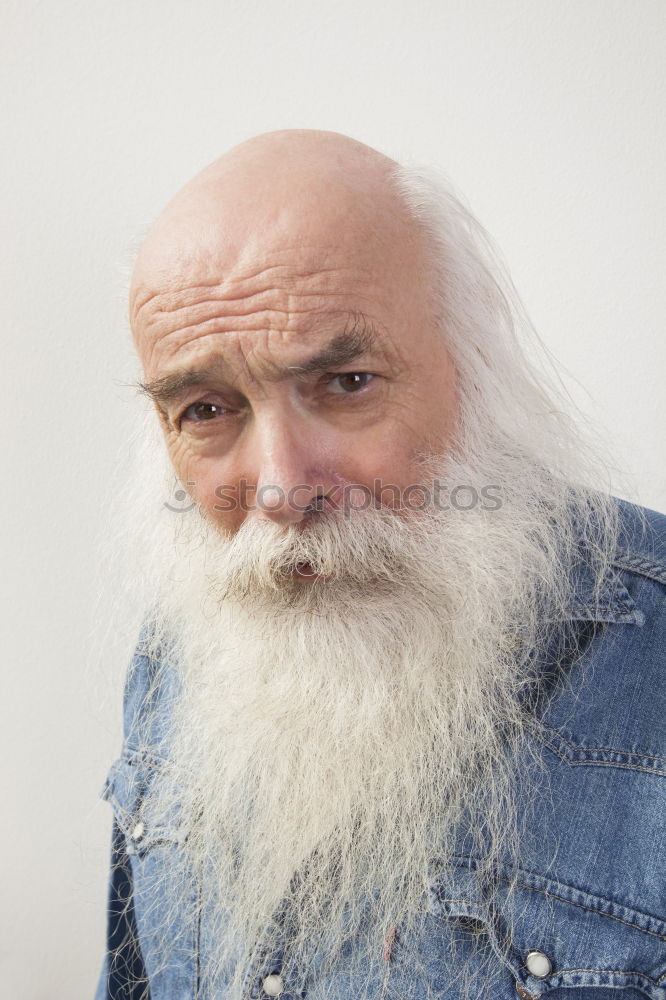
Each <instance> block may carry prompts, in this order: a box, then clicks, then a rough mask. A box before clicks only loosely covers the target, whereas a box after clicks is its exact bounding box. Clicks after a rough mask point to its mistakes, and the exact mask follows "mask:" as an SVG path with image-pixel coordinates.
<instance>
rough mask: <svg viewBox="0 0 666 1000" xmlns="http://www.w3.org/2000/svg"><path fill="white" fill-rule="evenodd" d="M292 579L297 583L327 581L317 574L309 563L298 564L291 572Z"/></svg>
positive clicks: (326, 578)
mask: <svg viewBox="0 0 666 1000" xmlns="http://www.w3.org/2000/svg"><path fill="white" fill-rule="evenodd" d="M291 575H292V579H294V580H296V581H297V582H299V583H312V582H313V581H315V580H328V577H327V576H322V575H320V574H319V573H317V572H316V571H315V570H314V569H313V568H312V565H311V564H310V563H309V562H299V563H297V564H296V566H295V568H294V569H293V570H292V573H291Z"/></svg>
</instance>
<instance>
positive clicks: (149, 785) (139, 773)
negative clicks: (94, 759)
mask: <svg viewBox="0 0 666 1000" xmlns="http://www.w3.org/2000/svg"><path fill="white" fill-rule="evenodd" d="M168 781H169V776H168V772H167V770H166V765H165V763H164V762H163V761H161V760H159V759H157V758H152V757H148V756H146V755H145V754H139V753H137V754H133V755H128V756H124V757H120V758H119V759H118V760H117V761H115V762H114V763H113V764H112V765H111V768H110V769H109V773H108V775H107V778H106V781H105V783H104V787H103V789H102V793H101V794H102V798H103V799H105V800H106V801H107V802H108V803H109V804H110V805H111V808H112V809H113V812H114V816H115V819H116V822H117V823H118V826H119V827H120V829H121V830H122V832H123V834H124V836H125V841H126V845H127V853H128V854H129V855H130V856H137V857H141V858H142V857H144V856H145V855H146V854H147V853H148V852H149V851H150V850H152V849H153V848H154V847H156V846H158V845H166V844H173V845H180V846H182V845H183V844H184V843H185V840H186V839H187V830H186V828H185V824H184V823H183V822H182V818H181V816H180V811H179V808H178V806H177V804H174V803H173V802H172V804H171V805H170V807H168V808H165V809H163V810H161V811H158V809H156V807H155V805H154V803H155V801H156V797H155V793H157V792H159V787H160V785H163V786H164V787H165V788H166V786H167V783H168ZM149 793H150V794H149ZM172 798H173V800H175V796H174V797H172Z"/></svg>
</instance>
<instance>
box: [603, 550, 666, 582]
mask: <svg viewBox="0 0 666 1000" xmlns="http://www.w3.org/2000/svg"><path fill="white" fill-rule="evenodd" d="M611 565H612V566H614V568H615V569H619V570H625V571H627V572H630V573H637V574H638V575H639V576H644V577H646V578H647V579H648V580H654V582H655V583H662V584H666V566H664V565H663V563H657V562H654V561H653V560H652V559H645V558H644V557H642V556H632V555H630V554H629V553H628V552H626V553H620V554H619V555H616V556H615V558H614V559H613V561H612V564H611Z"/></svg>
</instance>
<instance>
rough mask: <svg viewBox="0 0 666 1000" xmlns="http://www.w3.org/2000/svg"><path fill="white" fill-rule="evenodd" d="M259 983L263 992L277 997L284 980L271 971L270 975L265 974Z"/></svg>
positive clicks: (282, 987)
mask: <svg viewBox="0 0 666 1000" xmlns="http://www.w3.org/2000/svg"><path fill="white" fill-rule="evenodd" d="M261 985H262V987H263V990H264V993H265V994H266V995H267V996H269V997H279V996H280V993H282V991H283V990H284V980H283V978H282V976H278V975H277V974H276V973H275V972H273V973H271V975H270V976H266V978H265V979H264V981H263V983H262V984H261Z"/></svg>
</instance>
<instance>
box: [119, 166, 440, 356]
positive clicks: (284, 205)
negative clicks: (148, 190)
mask: <svg viewBox="0 0 666 1000" xmlns="http://www.w3.org/2000/svg"><path fill="white" fill-rule="evenodd" d="M283 187H284V185H283ZM296 187H297V189H298V185H296ZM298 194H299V196H298V197H296V196H295V194H294V184H293V178H292V179H291V182H290V184H289V185H288V190H281V188H280V185H279V184H276V185H275V186H274V187H273V188H271V190H270V192H269V193H268V194H266V193H265V192H264V196H263V197H257V198H255V199H252V198H251V197H250V195H251V191H248V190H246V189H243V190H242V191H240V192H239V193H238V197H237V198H236V200H231V199H229V198H222V199H220V192H219V190H214V191H209V192H206V191H205V190H204V191H201V190H199V191H197V192H196V193H195V195H196V196H192V197H185V198H181V199H180V201H179V203H178V204H177V205H176V206H175V207H174V208H172V209H171V210H170V211H168V212H167V213H165V216H164V217H163V218H162V219H160V220H158V222H157V224H156V225H155V227H154V228H153V230H152V231H151V233H150V234H149V236H148V238H147V240H146V242H145V244H144V246H143V248H142V250H141V253H140V255H139V258H138V260H137V265H136V268H135V272H134V276H133V282H132V288H131V295H130V319H131V323H132V330H133V333H134V336H135V339H136V340H137V343H140V342H141V341H142V340H144V339H145V338H146V337H148V338H150V339H153V337H154V335H155V333H156V332H157V331H158V329H167V327H168V324H167V325H166V326H165V325H164V323H161V324H157V323H156V317H157V316H158V314H159V316H160V317H162V319H164V317H165V316H166V317H168V316H169V314H174V315H175V314H178V313H179V312H182V311H184V310H187V309H190V310H191V309H192V308H199V307H203V304H204V303H205V302H207V301H209V299H214V300H216V302H217V303H218V304H219V310H218V311H219V312H221V313H224V312H226V313H228V314H229V316H230V317H231V318H233V314H234V311H238V312H239V313H245V312H248V313H251V314H252V315H253V316H254V317H256V316H258V314H259V313H261V312H262V311H263V310H266V311H275V310H277V311H278V312H279V311H281V310H284V311H285V312H288V313H290V314H291V315H292V316H298V315H299V314H305V313H308V312H311V313H316V312H317V311H320V310H321V311H331V310H333V309H334V310H340V311H345V310H346V311H351V312H354V311H368V310H369V311H370V312H373V311H374V310H373V303H374V305H375V306H376V307H377V306H380V307H381V309H382V311H383V312H384V313H386V312H388V313H390V312H391V311H392V310H393V311H395V310H396V309H397V308H398V305H397V303H398V300H401V302H402V301H403V300H404V299H405V296H409V295H412V296H414V297H415V298H416V297H418V298H419V299H422V297H423V285H424V282H425V281H426V276H425V267H424V247H423V238H422V236H421V234H420V232H418V231H417V229H416V227H415V225H414V223H413V222H412V220H411V219H410V218H409V217H408V215H407V213H406V211H405V209H404V207H403V206H402V205H401V204H400V203H399V202H398V201H397V199H396V198H395V197H391V196H390V195H387V193H386V192H385V191H373V190H372V189H371V190H370V191H362V190H359V189H358V186H357V185H356V186H354V185H352V186H349V185H344V184H338V185H337V186H331V188H330V189H327V188H326V187H325V186H324V185H322V184H315V185H313V184H311V183H310V184H305V183H304V184H303V186H302V188H301V189H298ZM383 318H385V317H383Z"/></svg>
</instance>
